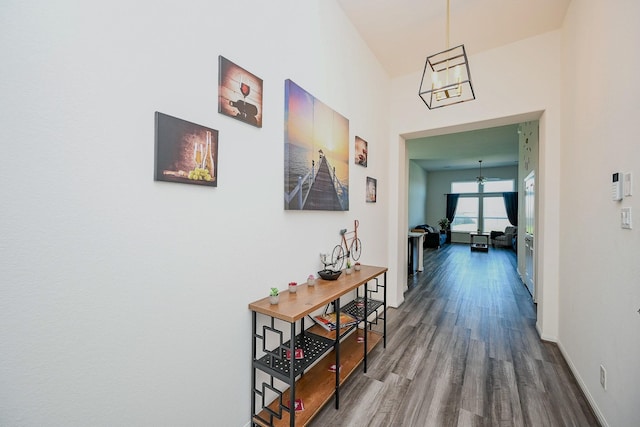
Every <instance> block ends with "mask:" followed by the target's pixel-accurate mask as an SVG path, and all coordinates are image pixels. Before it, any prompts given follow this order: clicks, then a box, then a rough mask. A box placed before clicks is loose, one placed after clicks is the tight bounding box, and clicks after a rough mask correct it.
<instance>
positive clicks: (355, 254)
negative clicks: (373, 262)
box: [350, 238, 362, 261]
mask: <svg viewBox="0 0 640 427" xmlns="http://www.w3.org/2000/svg"><path fill="white" fill-rule="evenodd" d="M350 252H351V259H353V260H354V261H357V260H359V259H360V253H361V252H362V242H361V241H360V238H357V239H354V240H353V242H351V251H350Z"/></svg>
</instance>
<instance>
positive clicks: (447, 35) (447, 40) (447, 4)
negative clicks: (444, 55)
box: [447, 0, 449, 50]
mask: <svg viewBox="0 0 640 427" xmlns="http://www.w3.org/2000/svg"><path fill="white" fill-rule="evenodd" d="M448 49H449V0H447V50H448Z"/></svg>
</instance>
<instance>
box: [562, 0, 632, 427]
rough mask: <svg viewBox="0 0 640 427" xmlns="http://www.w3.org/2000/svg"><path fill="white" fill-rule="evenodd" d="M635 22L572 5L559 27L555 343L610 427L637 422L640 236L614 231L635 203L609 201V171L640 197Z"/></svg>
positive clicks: (626, 6)
mask: <svg viewBox="0 0 640 427" xmlns="http://www.w3.org/2000/svg"><path fill="white" fill-rule="evenodd" d="M639 16H640V3H638V2H635V1H616V2H606V3H605V2H588V1H576V0H574V1H573V2H572V3H571V5H570V7H569V10H568V12H567V17H566V18H565V28H564V49H563V57H564V58H565V61H564V62H563V63H564V66H565V68H564V70H563V82H564V85H563V92H562V93H563V102H564V105H563V107H564V108H563V132H562V151H561V155H562V160H561V162H562V174H561V195H562V209H561V215H560V221H561V223H562V227H561V228H560V241H561V245H560V254H559V255H560V258H559V265H560V284H561V286H560V330H559V338H560V345H561V348H562V350H563V352H564V354H565V357H566V358H567V359H568V361H569V363H570V365H571V366H572V368H573V369H574V371H575V372H577V376H578V380H579V381H580V383H581V385H582V386H583V387H584V388H585V390H586V392H587V394H588V396H589V397H590V399H591V400H592V402H594V403H595V405H596V407H597V408H598V412H599V414H600V416H601V419H604V420H606V423H607V424H608V425H611V426H629V425H637V424H638V419H640V405H639V403H640V364H639V361H640V315H639V313H638V309H640V264H639V263H638V259H639V258H640V233H639V232H638V226H637V221H636V224H635V227H634V229H633V230H623V229H621V228H620V208H621V207H631V208H632V209H633V213H634V214H636V216H637V215H638V213H639V212H640V195H639V194H638V191H635V194H634V195H633V196H632V197H630V198H625V199H624V200H623V201H621V202H613V201H611V195H610V186H611V174H612V173H614V172H633V173H634V180H633V184H634V188H635V189H636V190H637V189H638V188H640V187H638V184H639V181H638V176H640V144H638V133H637V132H636V130H637V127H636V125H637V121H638V117H639V116H640V104H639V103H638V95H640V83H639V81H638V75H640V57H639V56H638V46H637V45H638V40H640V28H639V27H638V25H637V20H638V17H639ZM618 82H620V84H618ZM596 236H598V237H596ZM600 365H603V366H604V367H605V368H606V370H607V390H603V389H602V387H601V386H600V380H599V370H600V369H599V367H600Z"/></svg>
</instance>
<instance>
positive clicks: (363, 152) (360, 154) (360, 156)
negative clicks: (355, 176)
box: [354, 136, 369, 168]
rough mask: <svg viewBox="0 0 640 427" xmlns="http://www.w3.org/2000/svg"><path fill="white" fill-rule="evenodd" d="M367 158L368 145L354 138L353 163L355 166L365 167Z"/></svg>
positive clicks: (360, 139) (358, 138)
mask: <svg viewBox="0 0 640 427" xmlns="http://www.w3.org/2000/svg"><path fill="white" fill-rule="evenodd" d="M368 157H369V143H368V142H367V141H365V140H364V139H362V138H360V137H359V136H356V144H355V156H354V162H355V164H356V165H360V166H364V167H365V168H366V167H367V158H368Z"/></svg>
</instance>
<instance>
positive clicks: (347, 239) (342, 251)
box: [320, 219, 362, 270]
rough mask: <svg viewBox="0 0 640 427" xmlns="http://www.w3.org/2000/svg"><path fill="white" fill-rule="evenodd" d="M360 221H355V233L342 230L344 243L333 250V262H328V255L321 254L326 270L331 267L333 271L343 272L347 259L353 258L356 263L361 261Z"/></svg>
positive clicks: (341, 234)
mask: <svg viewBox="0 0 640 427" xmlns="http://www.w3.org/2000/svg"><path fill="white" fill-rule="evenodd" d="M358 224H359V222H358V220H357V219H356V220H354V221H353V226H354V227H353V231H349V232H348V231H347V229H346V228H343V229H342V230H340V236H342V242H341V243H340V244H339V245H337V246H336V247H335V248H333V252H332V253H331V262H328V260H327V258H328V254H320V260H321V261H322V263H323V264H324V268H325V270H327V267H331V269H332V270H342V265H343V263H344V259H345V258H351V259H352V260H354V261H357V260H359V259H360V254H361V253H362V242H361V241H360V238H358Z"/></svg>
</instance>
